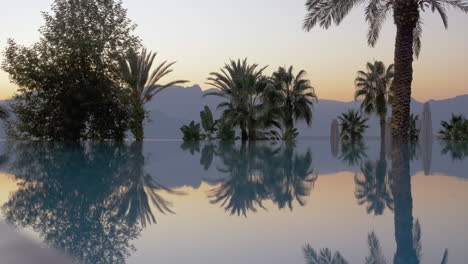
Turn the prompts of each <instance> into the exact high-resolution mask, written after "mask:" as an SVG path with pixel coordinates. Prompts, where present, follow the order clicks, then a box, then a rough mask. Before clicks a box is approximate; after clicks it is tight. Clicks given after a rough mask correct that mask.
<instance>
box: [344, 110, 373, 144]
mask: <svg viewBox="0 0 468 264" xmlns="http://www.w3.org/2000/svg"><path fill="white" fill-rule="evenodd" d="M338 119H339V120H340V121H341V123H340V126H341V133H340V137H341V139H342V140H344V141H351V142H355V141H360V140H361V139H362V138H363V135H364V132H365V131H366V128H368V126H367V125H366V122H367V120H368V119H367V118H363V117H362V116H361V114H360V113H359V112H357V111H355V110H352V109H351V110H349V111H348V112H347V113H342V114H341V116H339V117H338Z"/></svg>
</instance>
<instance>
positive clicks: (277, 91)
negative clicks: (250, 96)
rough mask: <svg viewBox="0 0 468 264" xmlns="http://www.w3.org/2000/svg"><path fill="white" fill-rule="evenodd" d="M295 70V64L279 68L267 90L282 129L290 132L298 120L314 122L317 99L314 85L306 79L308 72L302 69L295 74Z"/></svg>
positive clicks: (308, 123) (271, 106) (271, 105)
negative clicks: (314, 103) (314, 104)
mask: <svg viewBox="0 0 468 264" xmlns="http://www.w3.org/2000/svg"><path fill="white" fill-rule="evenodd" d="M293 71H294V69H293V66H290V67H289V68H288V69H286V68H284V67H280V68H278V70H277V71H276V72H274V73H273V76H272V78H271V79H272V80H271V82H272V85H271V86H270V89H269V90H268V92H267V97H268V102H269V104H270V108H272V109H275V110H276V115H277V117H278V119H279V120H280V123H281V128H282V130H283V131H289V132H288V133H291V132H292V131H293V129H294V128H295V126H294V125H295V122H296V121H298V120H304V121H305V122H306V123H307V125H309V126H310V125H311V124H312V107H313V102H314V100H317V96H316V94H315V92H314V87H312V85H311V84H310V81H309V80H307V79H304V76H305V75H306V72H305V71H304V70H301V71H299V73H298V74H297V75H294V73H293Z"/></svg>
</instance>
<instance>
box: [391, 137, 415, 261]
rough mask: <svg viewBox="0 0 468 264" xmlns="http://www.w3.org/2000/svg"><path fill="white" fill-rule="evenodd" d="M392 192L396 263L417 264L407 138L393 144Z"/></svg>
mask: <svg viewBox="0 0 468 264" xmlns="http://www.w3.org/2000/svg"><path fill="white" fill-rule="evenodd" d="M391 177H392V179H391V181H392V185H391V188H392V194H393V199H394V221H395V240H396V244H397V250H396V253H395V257H394V262H393V263H395V264H417V263H419V260H418V258H417V255H416V250H415V248H414V245H413V198H412V194H411V176H410V157H409V145H408V141H407V140H406V139H402V140H396V141H394V142H393V144H392V171H391Z"/></svg>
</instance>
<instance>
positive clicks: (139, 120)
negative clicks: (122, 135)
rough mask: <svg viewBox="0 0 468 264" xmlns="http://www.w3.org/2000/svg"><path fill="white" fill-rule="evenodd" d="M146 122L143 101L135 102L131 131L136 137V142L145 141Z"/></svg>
mask: <svg viewBox="0 0 468 264" xmlns="http://www.w3.org/2000/svg"><path fill="white" fill-rule="evenodd" d="M144 121H145V108H144V107H143V102H141V100H135V101H134V102H133V116H132V121H131V125H130V131H131V132H132V134H133V136H134V137H135V140H136V141H143V138H144V129H143V122H144Z"/></svg>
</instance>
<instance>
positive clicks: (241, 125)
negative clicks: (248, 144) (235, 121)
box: [240, 122, 249, 142]
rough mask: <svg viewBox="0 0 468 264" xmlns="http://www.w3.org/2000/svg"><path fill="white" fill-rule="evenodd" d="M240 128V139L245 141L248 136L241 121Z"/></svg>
mask: <svg viewBox="0 0 468 264" xmlns="http://www.w3.org/2000/svg"><path fill="white" fill-rule="evenodd" d="M240 129H241V139H242V141H243V142H244V141H247V139H248V138H249V135H248V134H247V129H246V127H245V122H241V123H240Z"/></svg>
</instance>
